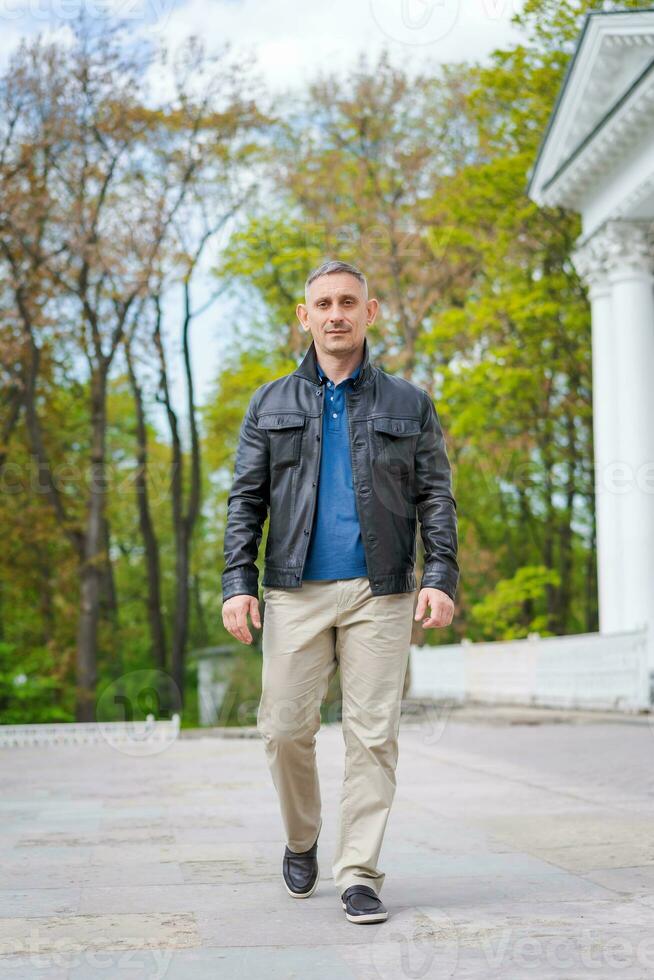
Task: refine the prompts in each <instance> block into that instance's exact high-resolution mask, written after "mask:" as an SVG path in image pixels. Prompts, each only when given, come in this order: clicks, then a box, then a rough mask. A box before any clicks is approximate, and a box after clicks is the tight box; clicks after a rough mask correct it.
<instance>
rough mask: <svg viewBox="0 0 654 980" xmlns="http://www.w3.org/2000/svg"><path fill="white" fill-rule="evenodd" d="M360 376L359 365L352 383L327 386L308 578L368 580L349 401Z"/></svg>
mask: <svg viewBox="0 0 654 980" xmlns="http://www.w3.org/2000/svg"><path fill="white" fill-rule="evenodd" d="M316 363H317V362H316ZM317 368H318V374H319V375H320V377H321V378H324V377H325V372H324V371H323V370H322V368H321V367H320V364H318V363H317ZM360 371H361V365H360V364H359V366H358V367H357V368H356V369H355V370H354V371H353V372H352V374H351V375H350V376H349V378H345V380H344V381H341V382H340V384H337V385H335V384H334V382H333V381H330V380H329V379H327V380H326V381H325V388H324V392H325V407H324V410H323V420H322V453H321V456H320V475H319V477H318V490H317V495H318V496H317V500H316V510H315V514H314V522H313V528H312V532H311V538H310V539H309V550H308V552H307V560H306V562H305V565H304V573H303V575H302V578H303V579H307V580H311V579H337V578H358V577H359V576H360V575H368V567H367V565H366V556H365V552H364V550H363V541H362V539H361V528H360V526H359V516H358V514H357V508H356V501H355V497H354V483H353V482H352V458H351V456H350V434H349V430H348V421H347V405H346V402H345V390H346V388H350V387H351V386H352V381H353V380H354V379H355V378H356V377H358V375H359V372H360Z"/></svg>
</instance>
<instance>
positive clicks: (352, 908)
mask: <svg viewBox="0 0 654 980" xmlns="http://www.w3.org/2000/svg"><path fill="white" fill-rule="evenodd" d="M341 902H342V903H343V908H344V909H345V917H346V919H349V920H350V922H383V921H384V920H385V919H387V918H388V912H387V911H386V908H385V906H384V903H383V902H382V900H381V898H380V897H379V895H378V894H377V892H376V891H375V890H374V889H373V888H370V886H369V885H350V887H349V888H346V889H345V891H344V892H343V894H342V895H341Z"/></svg>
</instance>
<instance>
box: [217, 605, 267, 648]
mask: <svg viewBox="0 0 654 980" xmlns="http://www.w3.org/2000/svg"><path fill="white" fill-rule="evenodd" d="M248 613H249V614H250V619H251V620H252V625H253V626H256V628H257V629H258V630H259V629H261V617H260V615H259V600H258V599H255V597H254V596H253V595H233V596H232V597H231V598H230V599H227V600H226V601H225V602H224V603H223V623H224V626H225V629H226V630H228V631H229V632H230V633H231V634H232V636H235V637H236V639H237V640H240V641H241V643H252V634H251V633H250V630H249V629H248V623H247V617H248Z"/></svg>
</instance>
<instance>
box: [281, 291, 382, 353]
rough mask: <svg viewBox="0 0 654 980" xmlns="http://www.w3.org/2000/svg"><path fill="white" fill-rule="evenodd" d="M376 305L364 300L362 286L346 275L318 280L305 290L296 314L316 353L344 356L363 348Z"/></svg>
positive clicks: (376, 308)
mask: <svg viewBox="0 0 654 980" xmlns="http://www.w3.org/2000/svg"><path fill="white" fill-rule="evenodd" d="M378 309H379V303H378V302H377V300H376V299H370V300H366V292H365V289H364V286H363V283H361V282H359V280H358V279H357V278H356V276H353V275H350V273H349V272H333V273H330V274H329V275H326V276H320V278H319V279H315V280H314V281H313V282H312V283H311V285H310V286H309V295H308V297H307V302H306V304H305V303H299V304H298V307H297V310H296V313H297V316H298V319H299V321H300V323H301V324H302V326H303V328H304V329H305V330H306V331H310V332H311V335H312V337H313V339H314V341H315V344H316V349H317V351H318V353H321V352H324V353H327V354H334V355H336V356H338V355H339V354H343V355H347V354H349V353H350V352H351V351H353V350H357V349H358V348H359V347H361V345H362V344H363V338H364V337H365V333H366V329H367V327H368V324H370V323H373V322H374V319H375V317H376V316H377V310H378Z"/></svg>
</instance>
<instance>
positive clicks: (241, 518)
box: [222, 396, 270, 602]
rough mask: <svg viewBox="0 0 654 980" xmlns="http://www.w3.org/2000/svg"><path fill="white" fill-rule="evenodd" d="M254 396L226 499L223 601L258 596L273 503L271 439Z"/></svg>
mask: <svg viewBox="0 0 654 980" xmlns="http://www.w3.org/2000/svg"><path fill="white" fill-rule="evenodd" d="M254 401H255V398H254V396H253V397H252V399H251V400H250V404H249V405H248V409H247V412H246V413H245V417H244V419H243V422H242V424H241V430H240V433H239V441H238V447H237V450H236V462H235V465H234V479H233V482H232V487H231V490H230V493H229V496H228V498H227V524H226V527H225V541H224V555H225V567H224V570H223V574H222V591H223V602H224V601H225V600H226V599H229V598H231V597H232V596H234V595H253V596H255V597H256V598H258V596H259V570H258V568H257V566H256V564H255V563H256V560H257V555H258V553H259V544H260V543H261V537H262V534H263V525H264V523H265V521H266V517H267V516H268V506H269V504H270V460H269V450H268V436H267V434H266V431H265V430H264V429H259V428H258V427H257V417H256V409H255V404H254Z"/></svg>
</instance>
